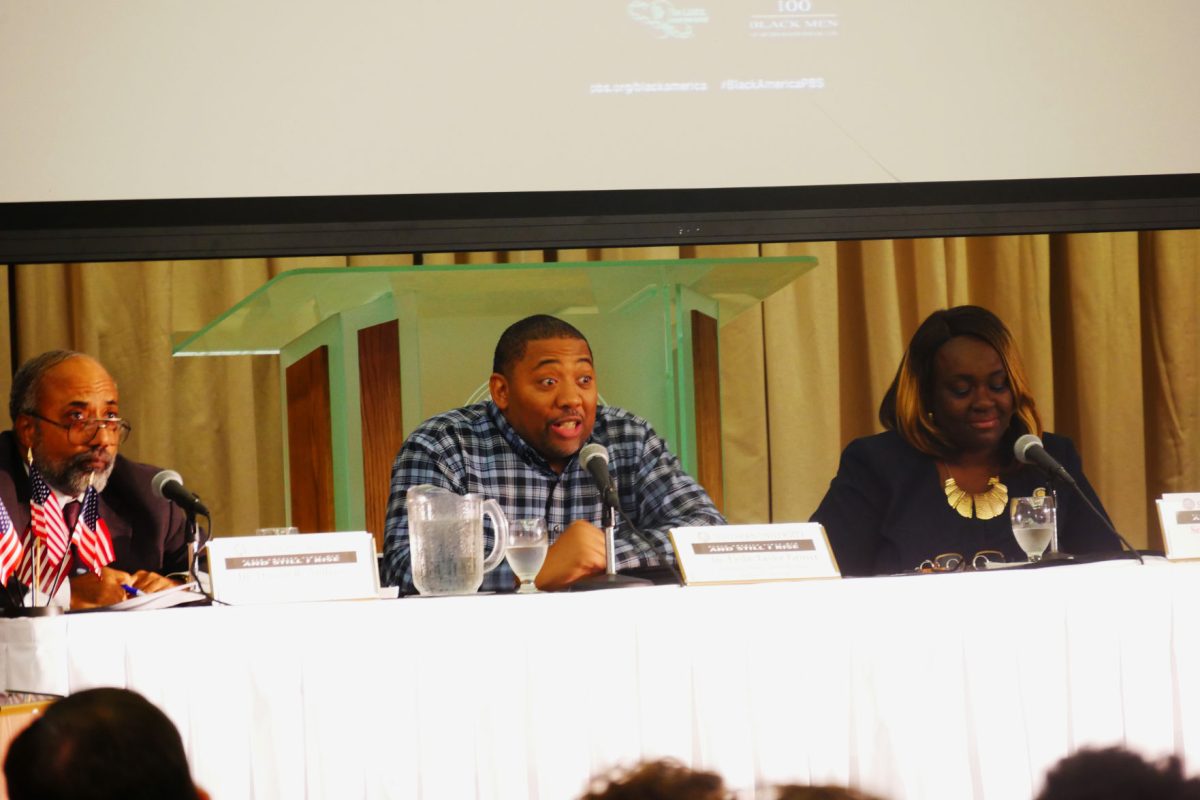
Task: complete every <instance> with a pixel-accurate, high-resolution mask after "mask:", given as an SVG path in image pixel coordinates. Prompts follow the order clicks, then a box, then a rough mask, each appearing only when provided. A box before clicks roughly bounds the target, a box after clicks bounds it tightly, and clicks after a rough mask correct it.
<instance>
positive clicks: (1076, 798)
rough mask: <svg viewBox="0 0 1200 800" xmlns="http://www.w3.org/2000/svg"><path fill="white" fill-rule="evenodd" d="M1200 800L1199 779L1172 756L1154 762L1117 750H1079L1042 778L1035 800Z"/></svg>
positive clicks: (1115, 748)
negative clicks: (1132, 799) (1129, 799)
mask: <svg viewBox="0 0 1200 800" xmlns="http://www.w3.org/2000/svg"><path fill="white" fill-rule="evenodd" d="M1133 797H1136V798H1138V799H1139V800H1200V780H1198V779H1196V778H1191V779H1189V778H1187V777H1186V776H1184V774H1183V765H1182V764H1181V763H1180V761H1179V759H1178V758H1176V757H1174V756H1172V757H1170V758H1167V759H1164V760H1162V761H1160V762H1157V763H1154V762H1150V761H1147V760H1145V759H1144V758H1142V757H1141V756H1139V755H1138V754H1136V753H1131V752H1129V751H1128V750H1124V749H1122V748H1120V747H1110V748H1107V749H1104V750H1080V751H1079V752H1078V753H1075V754H1074V755H1071V756H1067V757H1066V758H1064V759H1063V760H1062V761H1059V762H1058V764H1056V765H1055V766H1054V767H1053V768H1052V769H1051V770H1050V772H1049V773H1048V774H1047V775H1046V782H1045V785H1044V786H1043V787H1042V791H1041V794H1039V795H1038V796H1037V800H1127V798H1133Z"/></svg>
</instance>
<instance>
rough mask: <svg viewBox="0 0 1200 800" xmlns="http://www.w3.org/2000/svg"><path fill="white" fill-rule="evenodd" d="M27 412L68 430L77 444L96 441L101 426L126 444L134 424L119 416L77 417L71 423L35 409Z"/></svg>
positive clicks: (118, 442) (70, 440) (74, 443)
mask: <svg viewBox="0 0 1200 800" xmlns="http://www.w3.org/2000/svg"><path fill="white" fill-rule="evenodd" d="M25 413H26V414H28V415H29V416H31V417H36V418H37V419H40V420H41V421H42V422H49V423H50V424H51V425H53V426H55V427H56V428H62V429H63V430H64V431H66V432H67V441H68V442H70V443H71V444H73V445H77V446H83V445H87V444H91V443H92V442H93V441H95V439H96V435H97V434H98V433H99V432H100V429H101V428H103V429H104V430H106V431H114V432H116V434H117V444H124V443H125V440H126V439H128V438H129V432H130V431H131V430H133V426H132V425H130V424H129V423H128V422H126V421H125V420H123V419H120V418H118V417H107V418H103V419H101V418H99V417H95V418H92V419H77V420H74V421H72V422H70V423H64V422H55V421H54V420H52V419H47V418H46V417H43V416H42V415H41V414H38V413H36V412H33V411H26V412H25Z"/></svg>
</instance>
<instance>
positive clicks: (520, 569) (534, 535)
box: [504, 517, 550, 594]
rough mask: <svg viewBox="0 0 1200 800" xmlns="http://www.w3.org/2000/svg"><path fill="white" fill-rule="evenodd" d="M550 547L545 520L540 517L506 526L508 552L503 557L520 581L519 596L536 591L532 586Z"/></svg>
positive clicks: (517, 521)
mask: <svg viewBox="0 0 1200 800" xmlns="http://www.w3.org/2000/svg"><path fill="white" fill-rule="evenodd" d="M549 546H550V536H549V534H548V533H547V532H546V520H544V519H542V518H541V517H534V518H532V519H518V520H515V521H513V522H510V523H509V525H508V550H507V551H506V552H505V555H504V557H505V558H507V559H508V566H510V567H512V571H513V574H514V575H516V576H517V579H518V580H519V581H521V586H520V588H519V589H517V592H519V593H520V594H529V593H532V592H536V591H537V590H538V588H537V586H535V585H534V584H533V579H534V578H536V577H537V574H538V571H539V570H541V568H542V562H544V561H545V560H546V550H547V549H548V548H549Z"/></svg>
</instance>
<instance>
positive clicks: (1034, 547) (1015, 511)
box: [1009, 495, 1055, 562]
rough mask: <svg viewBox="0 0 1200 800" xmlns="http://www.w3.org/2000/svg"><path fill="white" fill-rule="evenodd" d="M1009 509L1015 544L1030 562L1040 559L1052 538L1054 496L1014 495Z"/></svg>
mask: <svg viewBox="0 0 1200 800" xmlns="http://www.w3.org/2000/svg"><path fill="white" fill-rule="evenodd" d="M1009 511H1010V512H1011V514H1012V528H1013V536H1015V537H1017V544H1019V545H1020V546H1021V549H1022V550H1024V551H1025V555H1026V556H1028V557H1029V560H1030V561H1031V562H1033V561H1041V560H1042V553H1044V552H1046V547H1047V545H1049V544H1050V541H1051V540H1052V539H1053V538H1054V521H1055V516H1054V497H1053V496H1051V495H1047V496H1045V497H1014V498H1013V499H1012V501H1011V503H1010V504H1009Z"/></svg>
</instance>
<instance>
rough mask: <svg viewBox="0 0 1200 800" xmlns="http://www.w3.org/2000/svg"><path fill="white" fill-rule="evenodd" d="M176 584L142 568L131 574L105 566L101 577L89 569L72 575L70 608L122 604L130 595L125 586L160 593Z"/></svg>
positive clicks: (101, 570) (101, 571)
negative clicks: (86, 571) (81, 573)
mask: <svg viewBox="0 0 1200 800" xmlns="http://www.w3.org/2000/svg"><path fill="white" fill-rule="evenodd" d="M122 584H124V586H122ZM174 585H175V581H173V580H171V579H170V578H164V577H163V576H161V575H157V574H155V573H153V572H147V571H145V570H139V571H138V572H136V573H134V574H133V575H130V574H129V573H128V572H123V571H122V570H119V569H111V568H109V567H102V568H101V569H100V575H99V576H97V575H96V574H95V573H93V572H88V573H85V574H83V575H77V576H75V577H73V578H71V608H73V609H76V608H99V607H101V606H111V605H112V604H113V603H119V602H121V601H122V600H125V599H126V598H127V597H129V595H128V593H126V591H125V588H124V587H125V586H132V587H133V588H135V589H141V590H142V591H143V592H158V591H162V590H163V589H169V588H171V587H172V586H174Z"/></svg>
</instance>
